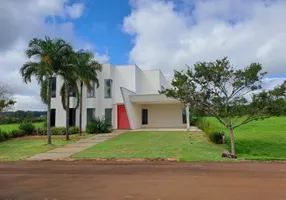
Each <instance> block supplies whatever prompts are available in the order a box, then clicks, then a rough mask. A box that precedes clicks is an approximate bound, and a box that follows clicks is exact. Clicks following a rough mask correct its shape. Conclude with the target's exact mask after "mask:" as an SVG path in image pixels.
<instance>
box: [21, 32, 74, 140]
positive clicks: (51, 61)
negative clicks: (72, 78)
mask: <svg viewBox="0 0 286 200" xmlns="http://www.w3.org/2000/svg"><path fill="white" fill-rule="evenodd" d="M70 48H71V47H70V45H69V44H67V43H66V42H65V41H64V40H62V39H57V38H56V39H51V38H49V37H45V38H44V39H39V38H34V39H32V40H31V41H30V42H29V47H28V49H27V51H26V55H27V57H28V58H29V59H31V60H30V61H28V62H26V63H25V64H24V65H23V67H22V68H21V69H20V73H21V76H22V77H23V80H24V82H25V83H28V82H31V78H32V77H35V78H36V80H37V82H38V84H40V85H41V98H42V101H43V102H44V103H46V104H47V125H48V134H47V135H48V144H49V145H51V144H52V141H51V98H52V77H53V76H54V75H56V74H57V73H58V71H59V70H60V69H61V67H62V57H63V56H64V55H65V53H66V52H67V51H68V50H69V49H70Z"/></svg>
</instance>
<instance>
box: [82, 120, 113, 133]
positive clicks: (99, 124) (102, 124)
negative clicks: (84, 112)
mask: <svg viewBox="0 0 286 200" xmlns="http://www.w3.org/2000/svg"><path fill="white" fill-rule="evenodd" d="M85 130H86V132H87V133H91V134H97V133H110V132H111V130H112V126H111V125H110V124H108V123H106V121H105V119H101V118H99V117H96V118H95V119H94V120H92V121H90V122H88V124H87V125H86V128H85Z"/></svg>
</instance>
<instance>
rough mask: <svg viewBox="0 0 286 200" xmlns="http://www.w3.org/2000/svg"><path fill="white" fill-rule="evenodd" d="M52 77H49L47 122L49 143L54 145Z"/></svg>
mask: <svg viewBox="0 0 286 200" xmlns="http://www.w3.org/2000/svg"><path fill="white" fill-rule="evenodd" d="M52 79H53V78H52V77H49V87H48V88H49V89H48V112H47V124H48V132H47V135H48V145H52V137H51V98H52Z"/></svg>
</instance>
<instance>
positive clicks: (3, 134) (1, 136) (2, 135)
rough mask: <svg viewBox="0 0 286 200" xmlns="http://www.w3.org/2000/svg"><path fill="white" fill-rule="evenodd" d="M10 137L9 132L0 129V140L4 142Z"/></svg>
mask: <svg viewBox="0 0 286 200" xmlns="http://www.w3.org/2000/svg"><path fill="white" fill-rule="evenodd" d="M9 138H10V135H9V134H8V133H7V132H5V131H2V130H1V129H0V142H3V141H5V140H8V139H9Z"/></svg>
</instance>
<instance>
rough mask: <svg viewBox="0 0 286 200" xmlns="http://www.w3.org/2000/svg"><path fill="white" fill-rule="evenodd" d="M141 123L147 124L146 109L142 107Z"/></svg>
mask: <svg viewBox="0 0 286 200" xmlns="http://www.w3.org/2000/svg"><path fill="white" fill-rule="evenodd" d="M142 124H143V125H144V124H148V110H147V109H142Z"/></svg>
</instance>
